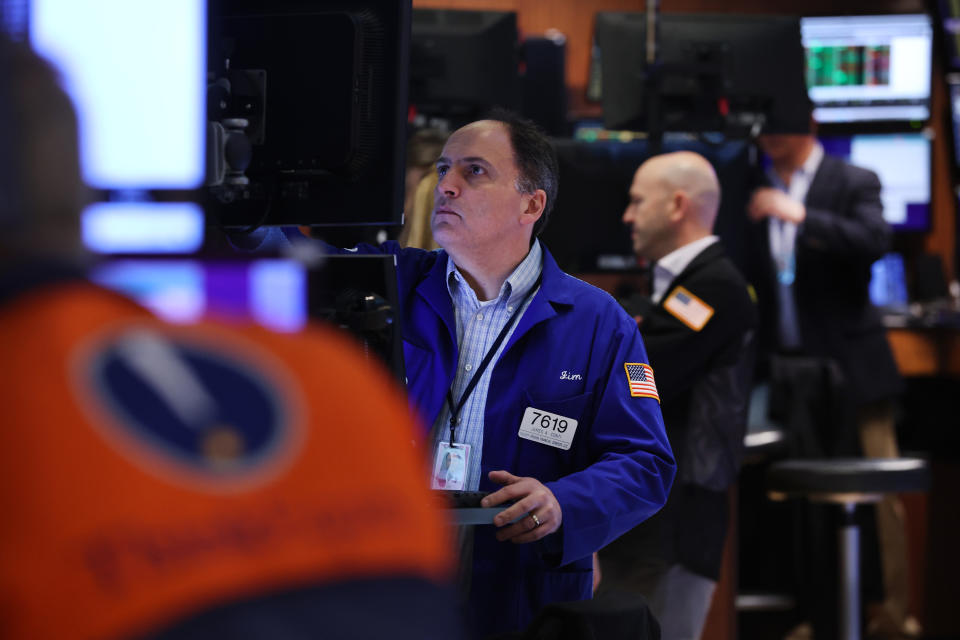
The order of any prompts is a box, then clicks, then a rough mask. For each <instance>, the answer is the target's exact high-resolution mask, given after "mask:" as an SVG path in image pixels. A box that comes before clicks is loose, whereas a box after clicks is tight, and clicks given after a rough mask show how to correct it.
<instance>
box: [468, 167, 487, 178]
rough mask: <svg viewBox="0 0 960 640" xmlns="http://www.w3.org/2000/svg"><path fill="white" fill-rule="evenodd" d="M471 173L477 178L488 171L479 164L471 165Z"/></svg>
mask: <svg viewBox="0 0 960 640" xmlns="http://www.w3.org/2000/svg"><path fill="white" fill-rule="evenodd" d="M470 173H472V174H473V175H475V176H482V175H483V174H484V173H486V170H485V169H484V168H483V167H481V166H480V165H478V164H472V165H470Z"/></svg>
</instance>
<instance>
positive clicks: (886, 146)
mask: <svg viewBox="0 0 960 640" xmlns="http://www.w3.org/2000/svg"><path fill="white" fill-rule="evenodd" d="M820 141H821V142H822V144H823V147H824V151H825V152H826V153H828V154H830V155H833V156H838V157H840V158H843V159H845V160H847V161H848V162H850V163H851V164H854V165H857V166H860V167H864V168H866V169H870V170H872V171H874V172H876V174H877V176H879V178H880V184H881V189H882V190H881V192H880V198H881V199H882V200H883V217H884V219H885V220H886V221H887V222H888V223H889V224H890V226H891V227H892V228H893V230H894V231H929V230H930V218H931V216H930V189H931V187H930V185H931V173H930V171H931V169H930V164H931V157H932V141H931V140H930V137H929V136H928V135H927V134H925V133H922V132H921V133H882V134H854V135H845V136H823V137H821V138H820Z"/></svg>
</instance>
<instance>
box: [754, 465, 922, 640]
mask: <svg viewBox="0 0 960 640" xmlns="http://www.w3.org/2000/svg"><path fill="white" fill-rule="evenodd" d="M929 486H930V468H929V466H928V465H927V462H926V460H922V459H920V458H818V459H811V460H784V461H782V462H776V463H774V464H772V465H770V468H769V469H768V470H767V490H768V491H769V492H770V497H771V498H773V499H781V498H783V497H785V496H787V495H791V494H792V495H799V496H804V497H805V498H807V499H808V500H810V501H812V502H817V501H823V502H832V503H836V504H837V505H839V506H840V507H842V509H843V513H844V521H843V522H842V524H841V525H840V528H839V530H838V532H837V534H838V543H839V546H840V567H839V572H838V573H839V575H838V577H839V582H840V599H839V601H838V602H837V605H838V613H839V629H838V632H839V633H838V637H839V638H840V639H841V640H860V531H859V528H858V526H857V522H856V520H855V519H854V512H855V511H856V508H857V505H858V504H859V503H864V502H873V501H877V500H879V499H880V498H881V497H882V495H883V494H885V493H900V492H906V491H925V490H927V489H928V488H929Z"/></svg>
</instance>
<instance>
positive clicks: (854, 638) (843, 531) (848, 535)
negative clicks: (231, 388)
mask: <svg viewBox="0 0 960 640" xmlns="http://www.w3.org/2000/svg"><path fill="white" fill-rule="evenodd" d="M856 508H857V505H856V504H854V503H852V502H851V503H845V504H844V505H843V524H842V525H841V527H840V532H839V538H840V540H839V543H840V612H839V613H840V633H839V635H838V637H839V638H840V640H860V529H859V528H858V527H857V523H856V522H855V521H854V519H853V515H854V511H855V510H856Z"/></svg>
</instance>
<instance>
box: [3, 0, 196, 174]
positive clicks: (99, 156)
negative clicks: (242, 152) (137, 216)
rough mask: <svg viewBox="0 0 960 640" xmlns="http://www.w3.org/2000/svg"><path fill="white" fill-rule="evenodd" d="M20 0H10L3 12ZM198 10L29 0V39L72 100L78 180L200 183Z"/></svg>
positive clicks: (175, 4) (191, 5) (93, 0)
mask: <svg viewBox="0 0 960 640" xmlns="http://www.w3.org/2000/svg"><path fill="white" fill-rule="evenodd" d="M23 4H24V3H23V2H22V1H21V2H19V3H11V12H10V15H8V16H7V17H8V18H10V20H11V21H12V19H13V17H14V15H15V14H14V13H13V9H12V7H13V5H19V6H21V7H22V5H23ZM21 13H22V11H21ZM16 15H19V14H16ZM206 15H207V3H206V2H205V1H204V0H165V1H164V2H155V1H153V2H150V1H142V2H141V1H137V2H130V0H84V1H83V2H77V1H76V0H31V1H30V2H29V11H28V13H27V16H26V21H27V25H28V29H29V40H30V43H31V44H32V46H33V47H34V49H36V51H37V52H38V53H40V54H41V55H42V56H44V57H45V58H47V59H48V60H50V61H51V62H52V63H53V64H54V65H55V66H56V67H57V68H58V69H59V70H60V72H61V74H62V76H63V82H64V88H65V89H66V90H67V92H68V93H69V94H70V97H71V98H72V99H73V102H74V105H75V106H76V109H77V115H78V118H79V124H80V143H81V146H80V154H81V161H82V166H83V172H84V178H85V179H86V181H87V183H88V184H90V185H91V186H93V187H96V188H99V189H111V190H118V189H194V188H197V187H199V186H200V184H201V183H202V182H203V177H204V171H205V166H204V135H205V133H204V132H205V126H206V32H207V25H206ZM20 17H21V18H22V16H20ZM8 27H10V28H13V27H14V25H8Z"/></svg>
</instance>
